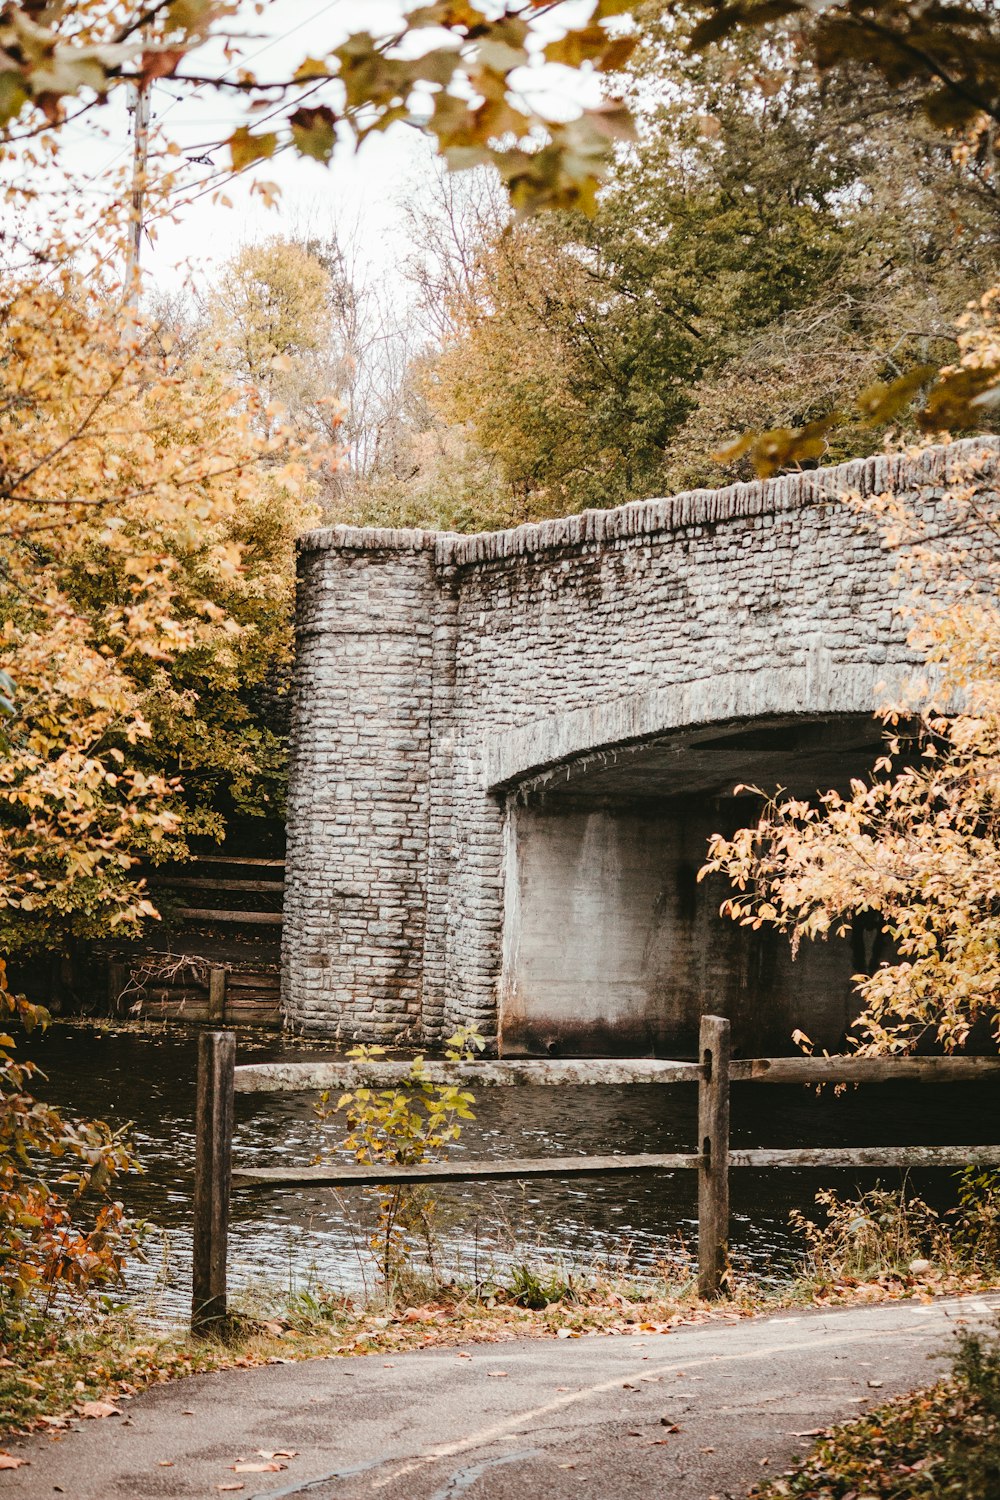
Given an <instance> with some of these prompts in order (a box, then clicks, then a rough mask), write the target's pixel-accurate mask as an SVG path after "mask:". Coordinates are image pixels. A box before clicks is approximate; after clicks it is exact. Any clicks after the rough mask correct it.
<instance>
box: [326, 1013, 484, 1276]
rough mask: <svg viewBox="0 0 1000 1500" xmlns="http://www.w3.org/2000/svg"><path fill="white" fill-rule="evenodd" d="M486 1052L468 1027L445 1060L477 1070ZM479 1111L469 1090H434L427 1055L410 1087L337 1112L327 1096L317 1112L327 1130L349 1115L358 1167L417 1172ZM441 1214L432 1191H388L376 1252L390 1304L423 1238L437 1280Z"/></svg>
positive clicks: (367, 1058) (357, 1051)
mask: <svg viewBox="0 0 1000 1500" xmlns="http://www.w3.org/2000/svg"><path fill="white" fill-rule="evenodd" d="M485 1045H486V1043H485V1041H484V1039H483V1037H482V1036H480V1034H479V1032H478V1031H477V1030H476V1028H475V1027H474V1026H460V1027H459V1028H458V1030H457V1031H455V1032H454V1033H453V1034H452V1035H451V1036H450V1037H448V1039H447V1041H446V1043H445V1053H444V1055H445V1057H446V1059H447V1060H448V1061H449V1062H471V1061H472V1060H473V1059H474V1058H475V1056H476V1054H477V1053H478V1052H482V1050H483V1048H484V1047H485ZM385 1051H386V1049H385V1048H384V1047H374V1046H365V1047H354V1048H352V1049H351V1051H350V1052H349V1053H348V1056H349V1057H351V1058H353V1059H355V1060H356V1061H357V1062H359V1063H366V1062H372V1061H375V1060H376V1059H378V1058H381V1057H384V1056H385ZM472 1104H473V1095H472V1094H471V1093H469V1092H468V1090H467V1089H461V1088H458V1087H457V1086H455V1085H454V1084H435V1083H432V1082H431V1081H430V1079H429V1077H428V1073H427V1067H426V1063H425V1061H424V1057H423V1054H422V1053H421V1054H418V1055H417V1056H416V1057H415V1058H414V1059H413V1061H412V1062H411V1064H410V1070H409V1078H408V1080H407V1082H406V1084H405V1085H404V1086H403V1087H401V1088H393V1089H371V1088H366V1087H359V1088H356V1089H353V1090H352V1091H351V1092H350V1093H346V1094H342V1095H341V1096H340V1097H339V1099H338V1100H337V1101H336V1103H335V1104H334V1105H331V1103H330V1096H329V1094H328V1093H325V1094H323V1095H322V1096H321V1098H320V1102H319V1104H318V1105H317V1107H316V1112H317V1115H318V1118H319V1120H320V1122H321V1123H322V1124H326V1123H328V1122H329V1121H330V1120H331V1119H333V1118H334V1117H335V1116H336V1115H338V1114H340V1113H341V1112H345V1111H346V1115H347V1131H348V1133H347V1135H346V1136H345V1137H344V1139H343V1140H342V1141H341V1142H340V1146H339V1149H340V1150H341V1151H349V1152H350V1153H351V1154H352V1155H353V1157H354V1159H355V1161H359V1162H364V1163H367V1164H377V1163H379V1162H384V1163H386V1164H389V1163H391V1164H392V1165H393V1166H417V1165H419V1164H420V1163H422V1162H428V1161H436V1160H438V1159H439V1158H440V1156H441V1154H442V1152H443V1151H444V1149H445V1147H447V1146H449V1145H451V1144H452V1143H453V1142H455V1141H457V1140H458V1138H459V1137H460V1135H461V1134H462V1127H463V1125H464V1124H465V1123H466V1122H467V1121H469V1120H473V1119H475V1115H474V1113H473V1110H472ZM434 1207H435V1205H434V1200H433V1198H432V1197H431V1196H430V1194H429V1192H428V1191H427V1189H426V1188H424V1187H407V1186H406V1185H405V1184H400V1183H397V1184H395V1185H394V1186H392V1187H386V1188H385V1189H384V1190H382V1191H380V1194H379V1211H378V1212H379V1217H378V1227H377V1229H376V1231H375V1233H374V1234H373V1235H372V1238H371V1249H372V1252H373V1254H374V1256H375V1260H376V1264H377V1266H378V1268H379V1273H380V1276H381V1278H382V1282H383V1284H384V1287H385V1291H386V1295H387V1296H388V1297H391V1296H392V1293H393V1291H394V1290H395V1289H396V1288H397V1287H398V1286H399V1285H400V1284H401V1283H403V1282H405V1281H406V1279H407V1277H408V1276H409V1274H410V1273H411V1271H412V1256H413V1248H414V1242H415V1238H416V1239H417V1240H419V1242H420V1243H421V1245H422V1248H423V1250H424V1252H425V1254H426V1256H427V1260H428V1263H429V1265H430V1269H431V1273H432V1275H433V1274H434V1255H435V1249H434V1233H433V1217H434Z"/></svg>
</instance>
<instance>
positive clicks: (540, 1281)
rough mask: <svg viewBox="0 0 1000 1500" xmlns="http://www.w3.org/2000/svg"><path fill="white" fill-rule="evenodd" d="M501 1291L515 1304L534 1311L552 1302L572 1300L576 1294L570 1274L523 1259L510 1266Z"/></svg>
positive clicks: (548, 1305)
mask: <svg viewBox="0 0 1000 1500" xmlns="http://www.w3.org/2000/svg"><path fill="white" fill-rule="evenodd" d="M504 1292H505V1295H506V1297H507V1300H508V1301H510V1302H513V1303H514V1305H515V1307H530V1308H533V1309H534V1310H535V1311H536V1312H541V1311H542V1310H543V1309H544V1308H546V1307H550V1306H551V1305H552V1304H553V1303H554V1302H574V1301H575V1300H576V1297H577V1289H576V1287H575V1286H574V1285H573V1277H572V1276H571V1275H565V1276H564V1275H562V1274H561V1273H560V1272H559V1271H558V1270H556V1269H555V1268H554V1267H548V1268H538V1267H535V1266H533V1265H530V1264H529V1263H528V1262H526V1261H522V1262H521V1263H520V1264H519V1265H515V1266H511V1268H510V1277H509V1280H508V1282H507V1286H506V1287H505V1288H504Z"/></svg>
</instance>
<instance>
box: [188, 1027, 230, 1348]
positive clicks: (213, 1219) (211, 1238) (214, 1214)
mask: <svg viewBox="0 0 1000 1500" xmlns="http://www.w3.org/2000/svg"><path fill="white" fill-rule="evenodd" d="M235 1066H236V1038H235V1036H234V1035H233V1033H232V1032H231V1031H208V1032H203V1033H202V1034H201V1036H200V1037H199V1038H198V1101H197V1105H196V1115H195V1131H196V1135H195V1163H194V1267H193V1273H192V1278H191V1331H192V1332H193V1333H207V1332H211V1331H212V1330H213V1329H217V1328H219V1327H220V1325H221V1324H222V1322H223V1321H224V1319H225V1316H226V1239H227V1235H228V1231H229V1179H230V1173H231V1167H232V1151H233V1081H234V1069H235Z"/></svg>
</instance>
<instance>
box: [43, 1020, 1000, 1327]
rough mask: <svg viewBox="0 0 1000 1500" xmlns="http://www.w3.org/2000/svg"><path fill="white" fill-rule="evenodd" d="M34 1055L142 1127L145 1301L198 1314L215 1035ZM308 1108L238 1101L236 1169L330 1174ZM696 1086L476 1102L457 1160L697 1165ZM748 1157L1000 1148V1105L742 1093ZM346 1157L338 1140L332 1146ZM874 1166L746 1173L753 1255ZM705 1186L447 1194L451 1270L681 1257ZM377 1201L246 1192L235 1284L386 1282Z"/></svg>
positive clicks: (984, 1100)
mask: <svg viewBox="0 0 1000 1500" xmlns="http://www.w3.org/2000/svg"><path fill="white" fill-rule="evenodd" d="M24 1050H25V1052H26V1053H27V1055H29V1056H31V1057H33V1058H34V1059H35V1060H36V1061H37V1062H38V1063H39V1065H40V1066H41V1067H43V1068H44V1069H45V1071H46V1073H47V1074H48V1078H49V1082H48V1084H47V1085H45V1086H40V1088H39V1092H40V1093H42V1094H43V1097H45V1098H47V1099H50V1100H51V1101H52V1102H54V1103H58V1104H60V1105H63V1106H64V1107H67V1108H69V1109H72V1110H75V1111H78V1112H80V1113H81V1114H88V1115H96V1116H98V1117H102V1118H104V1119H107V1120H108V1121H109V1122H110V1123H112V1124H114V1125H116V1126H117V1125H121V1124H125V1123H126V1122H132V1123H133V1135H134V1139H135V1144H136V1147H137V1150H138V1153H139V1156H140V1158H141V1160H142V1162H143V1165H144V1167H145V1169H146V1170H145V1174H144V1175H143V1176H136V1177H133V1178H131V1179H129V1180H128V1181H127V1182H126V1183H125V1184H124V1189H123V1192H122V1196H123V1197H124V1198H125V1200H126V1203H127V1205H128V1207H129V1209H130V1210H131V1211H132V1212H134V1213H135V1214H137V1215H139V1216H141V1217H143V1218H145V1219H147V1220H148V1221H149V1222H150V1223H151V1224H152V1225H153V1226H154V1232H153V1234H152V1235H151V1237H150V1240H149V1243H148V1245H147V1253H148V1255H149V1257H150V1263H149V1265H148V1266H146V1267H142V1268H138V1270H137V1271H136V1273H135V1275H134V1277H133V1279H132V1286H131V1291H132V1295H133V1296H135V1297H136V1298H140V1299H141V1298H146V1299H148V1300H149V1301H150V1303H151V1305H155V1309H156V1310H157V1311H158V1312H159V1313H161V1314H164V1315H168V1316H170V1315H183V1313H184V1312H185V1311H186V1308H187V1298H188V1295H189V1285H190V1280H189V1278H190V1215H191V1188H192V1170H193V1156H194V1130H193V1123H192V1120H193V1111H194V1092H195V1073H196V1057H197V1040H196V1038H195V1037H193V1036H190V1035H183V1034H176V1033H166V1032H165V1033H163V1034H157V1035H135V1034H128V1033H102V1032H92V1031H87V1030H82V1029H81V1030H78V1029H75V1028H68V1027H63V1028H60V1027H56V1028H54V1029H53V1030H52V1031H51V1032H50V1033H49V1035H48V1036H46V1037H44V1038H41V1039H37V1040H36V1039H35V1038H31V1039H29V1040H28V1041H27V1042H26V1043H25V1045H24ZM303 1055H309V1056H315V1055H316V1054H315V1048H312V1049H309V1052H308V1054H306V1053H305V1052H304V1049H301V1048H299V1049H297V1048H296V1044H295V1043H294V1042H289V1041H278V1040H273V1041H269V1042H264V1043H259V1042H254V1043H245V1042H243V1041H241V1042H240V1044H239V1048H238V1055H237V1061H238V1062H249V1061H253V1060H259V1059H265V1058H268V1059H270V1058H277V1057H292V1058H294V1057H296V1056H303ZM313 1102H314V1100H313V1097H311V1096H309V1095H290V1094H285V1095H273V1094H271V1095H258V1096H253V1095H245V1094H244V1095H237V1098H236V1139H235V1161H236V1162H237V1163H238V1164H240V1165H243V1166H276V1165H279V1164H281V1163H287V1164H292V1163H300V1162H306V1161H309V1160H311V1159H312V1157H313V1155H314V1153H315V1151H316V1148H317V1145H318V1142H319V1136H318V1130H317V1125H316V1122H315V1117H314V1115H313V1113H312V1103H313ZM695 1102H696V1101H695V1089H694V1087H693V1086H688V1085H675V1086H671V1087H660V1088H657V1087H655V1086H651V1085H637V1086H634V1087H628V1088H600V1087H595V1088H573V1089H570V1088H549V1089H543V1088H518V1089H504V1088H493V1089H484V1090H482V1091H481V1092H480V1093H479V1095H478V1098H477V1100H476V1106H475V1108H476V1120H475V1123H474V1124H469V1125H467V1126H466V1129H465V1132H464V1134H463V1136H462V1139H461V1141H460V1142H459V1143H458V1145H457V1147H455V1148H454V1149H455V1152H456V1154H457V1155H462V1156H466V1157H468V1158H470V1159H473V1158H485V1157H518V1156H520V1157H525V1156H545V1155H547V1154H550V1153H551V1154H557V1153H564V1154H577V1153H578V1154H610V1153H614V1152H635V1151H671V1150H693V1149H694V1139H695ZM732 1113H733V1121H732V1135H733V1145H734V1147H736V1146H751V1145H756V1146H805V1145H816V1146H820V1145H838V1144H845V1145H876V1144H954V1145H965V1144H986V1143H992V1142H995V1141H998V1140H1000V1090H998V1087H997V1085H996V1083H992V1084H990V1083H977V1084H974V1085H969V1084H961V1085H934V1086H931V1087H928V1086H926V1085H923V1086H921V1085H913V1084H909V1085H907V1084H881V1085H869V1086H867V1087H865V1088H862V1089H853V1090H850V1091H848V1092H846V1093H844V1094H842V1095H840V1096H836V1095H835V1094H834V1093H833V1092H832V1090H829V1089H828V1090H826V1091H824V1092H823V1093H822V1094H821V1095H819V1096H817V1095H816V1094H815V1093H814V1092H813V1091H810V1090H807V1089H804V1088H801V1087H798V1086H789V1087H784V1086H781V1087H778V1086H762V1085H753V1084H744V1085H735V1086H734V1089H733V1099H732ZM328 1139H329V1140H330V1142H331V1143H333V1142H335V1140H336V1135H334V1136H333V1137H329V1138H328ZM879 1175H881V1178H882V1180H883V1182H885V1183H886V1185H895V1184H898V1183H899V1181H900V1174H899V1173H898V1172H893V1171H889V1170H884V1171H883V1172H882V1173H881V1174H877V1173H875V1172H872V1171H867V1172H859V1171H845V1170H837V1171H829V1170H827V1171H825V1172H817V1171H814V1170H809V1171H798V1170H795V1171H792V1170H787V1169H778V1170H774V1169H772V1170H769V1171H751V1170H742V1171H736V1172H734V1173H733V1174H732V1179H731V1182H732V1208H733V1221H732V1235H731V1240H732V1250H733V1255H734V1258H735V1259H736V1260H737V1261H738V1262H739V1263H742V1264H744V1265H750V1266H752V1267H753V1268H754V1269H755V1270H756V1272H757V1273H758V1274H760V1275H762V1276H765V1277H770V1276H774V1277H779V1276H781V1275H782V1274H784V1273H786V1272H787V1270H788V1268H789V1267H790V1266H791V1265H792V1264H793V1263H794V1261H795V1259H796V1257H797V1255H798V1254H799V1253H800V1251H801V1246H800V1244H799V1242H798V1241H797V1240H796V1238H795V1237H794V1235H793V1234H792V1232H791V1230H790V1228H789V1223H788V1215H789V1211H790V1210H791V1209H792V1208H809V1207H811V1205H812V1203H813V1197H814V1194H815V1192H816V1190H817V1189H818V1188H819V1187H821V1186H832V1187H836V1188H838V1189H839V1190H841V1191H844V1192H847V1191H852V1190H853V1189H854V1188H855V1187H859V1188H862V1187H867V1186H870V1185H872V1184H873V1183H874V1182H875V1181H876V1180H877V1179H878V1177H879ZM695 1176H696V1174H695V1173H693V1172H677V1173H673V1174H642V1175H638V1176H631V1175H623V1176H621V1177H603V1178H577V1179H575V1180H574V1181H572V1182H571V1183H568V1184H563V1183H560V1182H548V1181H545V1182H532V1183H528V1184H524V1185H521V1184H516V1183H509V1184H508V1183H497V1184H483V1185H482V1186H478V1187H477V1186H473V1185H461V1186H458V1185H454V1186H450V1185H446V1186H445V1185H443V1186H442V1187H441V1188H440V1189H438V1190H436V1192H435V1198H436V1200H437V1202H438V1204H439V1228H440V1238H441V1242H442V1252H443V1255H444V1257H445V1260H446V1263H447V1265H448V1266H449V1267H451V1268H454V1269H458V1270H459V1271H460V1272H461V1273H462V1274H464V1275H466V1276H472V1275H475V1274H476V1273H477V1272H478V1273H480V1274H483V1273H485V1272H487V1271H488V1270H489V1266H490V1264H491V1260H492V1261H493V1262H494V1263H496V1262H497V1261H498V1260H502V1259H503V1258H505V1256H506V1255H507V1254H508V1253H509V1252H510V1251H511V1250H512V1248H513V1246H514V1244H515V1242H516V1246H517V1247H518V1258H520V1259H525V1258H529V1257H530V1256H534V1257H536V1258H539V1259H543V1258H545V1257H548V1258H550V1259H551V1258H552V1257H554V1256H557V1257H559V1258H560V1259H561V1260H562V1261H564V1262H569V1263H573V1264H576V1265H577V1266H580V1267H583V1266H585V1265H586V1264H587V1263H588V1262H590V1261H592V1260H593V1259H594V1258H595V1257H601V1258H604V1259H609V1258H622V1257H627V1258H628V1260H629V1261H631V1262H632V1263H634V1264H637V1265H638V1266H649V1265H652V1264H654V1263H655V1261H656V1260H657V1258H658V1257H659V1256H661V1255H662V1254H663V1252H664V1248H665V1246H666V1244H667V1242H668V1241H669V1240H671V1239H674V1240H676V1237H677V1236H678V1235H681V1236H683V1237H684V1238H685V1239H686V1240H687V1242H688V1243H689V1244H690V1245H691V1246H693V1245H694V1244H695V1243H696V1224H695V1213H696V1205H695V1192H696V1183H695ZM911 1181H912V1183H913V1186H914V1188H915V1190H918V1191H921V1192H923V1193H924V1194H925V1195H927V1196H928V1197H930V1198H931V1200H932V1201H936V1202H938V1203H940V1204H942V1205H944V1204H946V1203H947V1202H949V1201H951V1200H952V1199H953V1196H954V1187H953V1174H952V1173H950V1172H948V1171H939V1172H929V1171H924V1172H921V1173H919V1174H917V1173H914V1174H911ZM369 1205H370V1198H369V1197H368V1195H366V1194H365V1193H364V1192H363V1191H362V1190H359V1189H352V1190H349V1191H348V1192H347V1193H345V1194H344V1195H343V1197H338V1196H337V1195H335V1194H334V1193H333V1192H331V1191H330V1190H295V1191H284V1192H281V1193H274V1192H270V1193H266V1194H263V1193H254V1194H250V1193H247V1192H237V1193H236V1194H235V1195H234V1202H233V1222H232V1230H231V1238H230V1280H231V1284H232V1285H234V1286H240V1285H259V1284H264V1283H267V1284H270V1285H279V1286H282V1287H285V1288H287V1287H297V1288H301V1287H303V1286H305V1285H307V1284H308V1283H309V1281H310V1279H313V1278H315V1279H319V1280H321V1281H323V1282H324V1283H326V1284H328V1285H329V1284H333V1285H339V1286H342V1287H344V1288H345V1289H348V1290H350V1289H355V1288H358V1287H360V1286H361V1285H362V1284H363V1281H364V1278H365V1275H366V1274H367V1276H369V1277H370V1275H371V1272H370V1269H369V1268H368V1260H367V1256H366V1252H365V1249H364V1241H365V1237H366V1234H367V1229H368V1226H369V1224H370V1212H371V1210H370V1206H369Z"/></svg>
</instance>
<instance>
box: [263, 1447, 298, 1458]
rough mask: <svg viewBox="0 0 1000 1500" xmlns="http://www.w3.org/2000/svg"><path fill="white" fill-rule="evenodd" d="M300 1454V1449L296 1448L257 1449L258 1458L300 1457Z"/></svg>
mask: <svg viewBox="0 0 1000 1500" xmlns="http://www.w3.org/2000/svg"><path fill="white" fill-rule="evenodd" d="M298 1456H299V1455H298V1450H297V1449H295V1448H275V1449H274V1451H273V1452H272V1451H271V1449H270V1448H258V1449H257V1457H258V1458H266V1459H272V1458H298Z"/></svg>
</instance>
